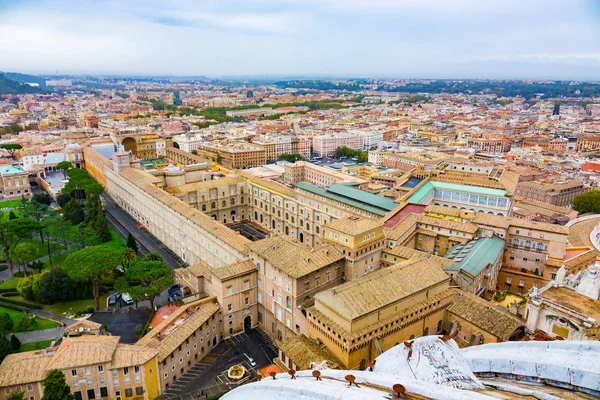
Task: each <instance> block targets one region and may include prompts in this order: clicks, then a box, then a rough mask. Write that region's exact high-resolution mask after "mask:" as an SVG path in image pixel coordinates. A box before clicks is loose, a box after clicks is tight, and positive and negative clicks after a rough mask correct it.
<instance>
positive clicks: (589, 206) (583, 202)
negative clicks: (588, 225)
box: [573, 190, 600, 214]
mask: <svg viewBox="0 0 600 400" xmlns="http://www.w3.org/2000/svg"><path fill="white" fill-rule="evenodd" d="M573 209H575V210H577V211H578V212H579V213H580V214H584V213H589V212H591V213H600V190H590V191H588V192H585V193H582V194H579V195H577V196H575V198H574V199H573Z"/></svg>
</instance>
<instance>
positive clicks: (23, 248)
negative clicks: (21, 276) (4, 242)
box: [10, 242, 38, 273]
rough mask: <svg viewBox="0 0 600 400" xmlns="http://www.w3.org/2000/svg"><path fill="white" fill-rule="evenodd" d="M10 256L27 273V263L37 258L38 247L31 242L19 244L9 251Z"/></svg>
mask: <svg viewBox="0 0 600 400" xmlns="http://www.w3.org/2000/svg"><path fill="white" fill-rule="evenodd" d="M10 256H11V258H12V259H13V260H14V261H16V262H17V263H19V264H21V266H22V267H23V272H25V273H27V267H28V266H29V263H30V262H32V261H33V260H35V259H37V258H38V246H37V245H36V244H34V243H32V242H21V243H19V244H17V245H16V246H15V247H13V248H12V249H11V251H10Z"/></svg>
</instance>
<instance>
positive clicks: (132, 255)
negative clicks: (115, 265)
mask: <svg viewBox="0 0 600 400" xmlns="http://www.w3.org/2000/svg"><path fill="white" fill-rule="evenodd" d="M136 258H137V253H136V252H135V250H133V249H130V248H129V247H126V248H125V250H124V251H123V264H125V265H126V266H127V268H129V266H130V265H131V263H132V262H134V261H135V259H136Z"/></svg>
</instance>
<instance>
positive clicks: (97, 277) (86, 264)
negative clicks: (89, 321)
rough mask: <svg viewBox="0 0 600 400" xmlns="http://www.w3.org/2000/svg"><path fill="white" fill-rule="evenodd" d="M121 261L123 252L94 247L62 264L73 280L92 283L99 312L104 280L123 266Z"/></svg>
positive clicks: (82, 251) (74, 254) (74, 255)
mask: <svg viewBox="0 0 600 400" xmlns="http://www.w3.org/2000/svg"><path fill="white" fill-rule="evenodd" d="M121 260H122V255H121V252H119V251H117V250H114V249H111V248H108V247H105V246H92V247H88V248H85V249H81V250H78V251H76V252H74V253H71V254H69V255H68V256H67V258H66V259H65V261H64V262H63V264H62V269H63V270H64V271H65V272H66V273H67V274H68V275H69V277H71V279H74V280H78V281H83V280H89V281H91V282H92V290H93V292H94V300H95V304H96V310H98V308H99V307H100V283H101V281H102V278H104V277H107V276H110V274H111V273H112V272H113V271H114V269H115V268H116V267H118V266H119V265H120V264H121Z"/></svg>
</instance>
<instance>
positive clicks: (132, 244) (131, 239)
mask: <svg viewBox="0 0 600 400" xmlns="http://www.w3.org/2000/svg"><path fill="white" fill-rule="evenodd" d="M125 247H129V248H130V249H132V250H135V252H136V253H137V252H138V245H137V242H136V241H135V238H134V237H133V235H132V234H131V232H130V233H129V235H127V244H126V245H125Z"/></svg>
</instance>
